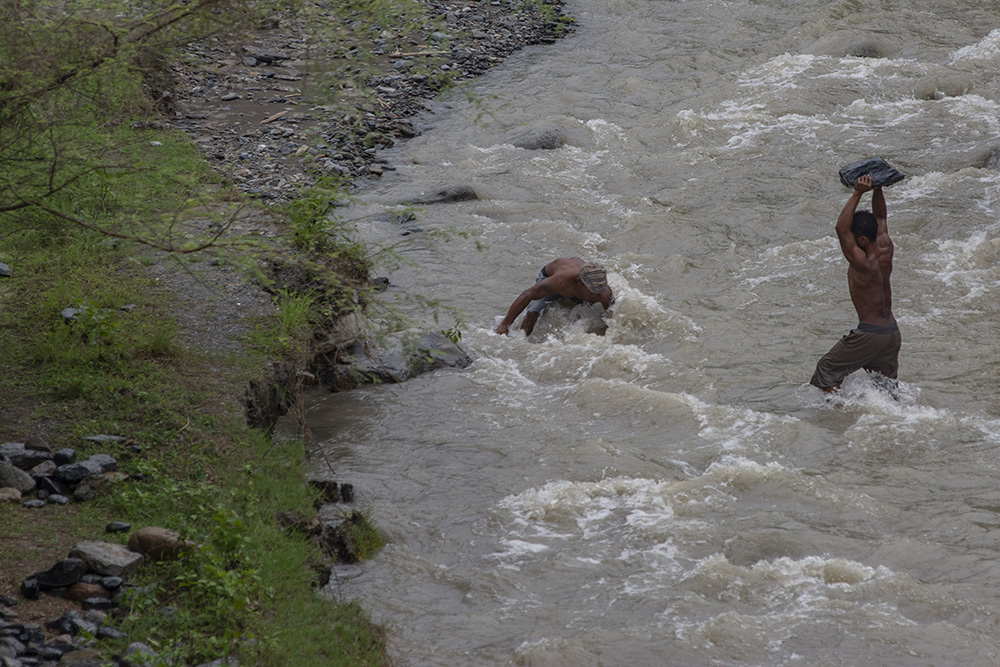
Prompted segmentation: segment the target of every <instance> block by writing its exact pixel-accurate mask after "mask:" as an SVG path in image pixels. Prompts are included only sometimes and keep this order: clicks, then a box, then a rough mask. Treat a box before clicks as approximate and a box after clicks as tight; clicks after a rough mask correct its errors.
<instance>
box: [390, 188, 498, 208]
mask: <svg viewBox="0 0 1000 667" xmlns="http://www.w3.org/2000/svg"><path fill="white" fill-rule="evenodd" d="M474 199H479V195H477V194H476V191H475V190H473V189H472V188H471V187H469V186H468V185H450V186H448V187H446V188H442V189H441V190H438V191H437V192H435V193H434V194H433V195H429V196H426V197H417V198H416V199H411V200H410V201H406V202H403V203H404V204H406V205H417V206H425V205H428V204H450V203H453V202H460V201H471V200H474Z"/></svg>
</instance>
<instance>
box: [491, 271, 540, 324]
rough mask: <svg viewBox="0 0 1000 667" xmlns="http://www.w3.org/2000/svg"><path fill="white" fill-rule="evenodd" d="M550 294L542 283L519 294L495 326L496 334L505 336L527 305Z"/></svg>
mask: <svg viewBox="0 0 1000 667" xmlns="http://www.w3.org/2000/svg"><path fill="white" fill-rule="evenodd" d="M550 294H552V290H551V289H548V287H547V286H546V285H545V284H544V281H543V282H540V283H537V284H535V285H532V286H531V287H529V288H528V289H526V290H524V291H523V292H521V293H520V294H519V295H518V296H517V298H516V299H514V303H512V304H510V308H509V309H508V310H507V315H506V316H505V317H504V318H503V321H502V322H500V324H498V325H497V328H496V329H495V331H496V333H498V334H506V333H507V332H508V331H510V325H511V324H513V323H514V320H516V319H517V316H518V315H520V314H521V312H522V311H523V310H524V309H525V308H527V307H528V304H529V303H531V302H532V301H534V300H535V299H544V298H545V297H547V296H548V295H550Z"/></svg>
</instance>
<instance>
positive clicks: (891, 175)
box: [840, 157, 906, 188]
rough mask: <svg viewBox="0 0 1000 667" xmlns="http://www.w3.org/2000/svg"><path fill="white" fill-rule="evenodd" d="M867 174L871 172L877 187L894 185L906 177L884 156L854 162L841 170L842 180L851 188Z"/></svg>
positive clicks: (873, 183)
mask: <svg viewBox="0 0 1000 667" xmlns="http://www.w3.org/2000/svg"><path fill="white" fill-rule="evenodd" d="M865 174H871V177H872V187H876V188H878V187H883V186H886V185H892V184H893V183H898V182H899V181H901V180H903V179H904V178H906V177H905V176H904V175H903V174H901V173H900V172H898V171H896V170H895V169H893V168H892V166H890V165H889V163H888V162H886V161H885V160H883V159H882V158H880V157H872V158H867V159H865V160H859V161H857V162H852V163H850V164H848V165H845V166H844V167H842V168H841V170H840V182H841V183H843V184H844V185H846V186H847V187H849V188H853V187H854V184H855V182H857V180H858V178H860V177H861V176H864V175H865Z"/></svg>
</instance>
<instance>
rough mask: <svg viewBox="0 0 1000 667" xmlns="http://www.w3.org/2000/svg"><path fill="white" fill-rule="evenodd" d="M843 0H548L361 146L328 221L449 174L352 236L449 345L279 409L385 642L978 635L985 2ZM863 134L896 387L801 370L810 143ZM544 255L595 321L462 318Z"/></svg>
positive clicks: (835, 300)
mask: <svg viewBox="0 0 1000 667" xmlns="http://www.w3.org/2000/svg"><path fill="white" fill-rule="evenodd" d="M862 4H863V3H828V2H819V0H806V1H805V2H798V3H785V2H779V1H778V0H762V1H760V2H749V1H747V0H732V1H726V2H722V1H717V0H689V1H687V2H664V1H663V0H627V1H626V0H621V1H616V2H597V1H596V0H572V2H570V4H569V6H568V9H569V11H570V12H571V13H572V14H574V15H575V16H576V17H577V18H578V19H579V21H580V24H579V27H578V29H577V31H576V33H575V34H574V35H573V36H571V37H569V38H568V39H565V40H563V41H561V42H559V43H558V44H555V45H552V46H547V47H539V48H532V49H528V50H526V51H525V52H524V53H521V54H519V55H517V56H515V57H514V58H512V59H510V60H509V61H508V62H506V63H505V64H504V65H503V66H501V67H499V68H497V69H496V70H494V71H493V72H491V73H490V74H489V75H487V76H485V77H483V78H482V79H480V80H478V81H477V82H475V83H473V84H472V85H471V87H470V89H469V92H470V93H472V96H473V99H472V101H470V100H469V99H468V98H466V97H465V96H462V95H456V96H455V97H453V98H450V99H449V100H448V108H444V107H442V108H441V109H440V110H439V111H438V112H437V113H436V114H433V115H430V116H428V117H426V118H424V119H422V121H421V122H420V123H418V125H420V124H421V123H423V127H422V129H423V133H422V134H421V135H420V136H419V137H416V138H414V139H412V140H410V141H408V142H406V143H405V144H401V145H400V146H398V147H396V148H395V149H393V150H392V151H387V152H385V154H384V157H385V158H386V159H387V160H389V161H390V162H392V163H393V164H394V165H395V166H396V171H387V172H386V175H385V176H384V177H383V179H382V180H381V181H379V182H374V183H372V184H369V185H368V186H366V187H364V188H362V190H361V191H360V193H359V194H360V199H361V201H360V202H359V203H358V204H357V205H356V206H355V207H354V209H352V210H350V211H349V212H348V214H347V215H346V217H350V218H358V219H364V218H365V216H369V215H371V214H377V213H380V212H382V211H383V210H384V209H385V208H390V207H392V206H394V205H395V204H396V203H397V202H399V201H402V200H405V199H407V198H409V197H412V196H413V195H414V194H415V193H428V192H435V191H437V190H438V189H440V188H441V187H442V186H447V185H454V184H466V185H469V186H471V187H472V188H474V189H475V190H476V192H477V193H478V194H479V196H480V199H479V200H477V201H471V202H462V203H457V204H446V205H436V206H427V207H423V208H420V209H418V210H417V211H416V212H415V213H416V216H417V220H418V223H419V226H420V227H422V228H423V229H425V230H426V232H425V233H420V234H412V235H410V236H406V237H403V236H397V234H398V233H399V231H400V230H398V229H395V228H393V227H392V226H391V225H382V226H377V225H374V226H369V227H365V228H364V229H363V230H362V233H363V236H364V237H365V238H366V240H368V241H369V242H371V243H374V244H383V245H391V244H398V245H397V246H396V249H397V250H398V251H400V252H402V253H403V254H404V255H405V256H406V257H407V258H408V259H412V260H414V262H415V265H409V264H404V265H403V266H401V267H398V268H388V267H387V268H385V269H384V271H385V272H386V273H385V275H388V276H389V277H390V278H391V281H392V284H393V285H394V288H393V289H390V290H389V292H388V293H387V294H388V295H389V298H392V297H394V296H398V298H399V304H400V307H401V308H403V309H404V310H405V311H406V312H407V313H408V314H410V315H411V316H412V317H413V318H414V319H415V320H416V321H417V322H418V324H419V325H420V326H424V327H426V328H431V329H438V328H442V327H447V326H449V325H450V321H439V322H435V321H434V320H433V318H432V313H431V312H430V311H429V310H428V309H427V308H425V307H422V306H420V305H419V304H417V302H416V301H415V300H413V299H412V298H410V297H408V296H407V294H408V291H409V292H416V293H420V294H423V295H425V296H427V297H430V298H433V299H440V300H442V301H443V302H445V303H448V304H450V305H452V306H455V307H458V308H460V309H462V311H463V315H464V319H463V324H462V331H463V338H462V345H463V346H464V347H465V348H466V349H467V350H468V351H469V353H470V354H471V355H472V356H473V358H474V363H473V364H472V366H470V367H469V368H467V369H464V370H461V371H457V370H456V371H439V372H436V373H433V374H429V375H425V376H421V377H419V378H417V379H415V380H412V381H409V382H407V383H404V384H401V385H392V386H379V387H369V388H365V389H361V390H358V391H354V392H349V393H345V394H338V395H331V394H322V393H317V394H315V395H314V396H313V404H312V405H311V407H310V410H309V415H310V426H311V427H312V429H313V431H314V432H315V433H316V434H317V435H318V436H319V437H320V438H321V440H322V442H323V447H324V449H325V451H326V456H325V458H324V457H321V456H320V455H319V454H318V453H317V455H316V471H317V475H327V474H328V472H327V468H326V464H325V460H326V459H330V460H333V461H334V467H335V476H336V478H337V479H338V480H339V481H348V482H352V483H353V484H354V485H355V490H356V497H357V504H358V505H360V506H362V507H364V508H366V509H368V510H370V511H371V513H372V515H373V516H374V517H375V519H376V520H377V521H378V522H379V524H380V526H381V528H382V530H383V532H384V534H385V536H386V538H387V540H388V546H387V547H386V548H385V550H384V551H383V552H382V553H381V554H380V555H379V556H378V557H377V558H375V559H374V560H372V561H371V562H368V563H365V564H363V565H362V566H360V567H355V568H351V569H345V570H341V571H338V575H339V577H338V584H337V586H336V588H335V590H331V593H337V594H340V595H343V596H346V597H348V598H357V599H359V600H360V602H361V604H362V605H363V606H364V607H365V608H366V609H368V610H369V611H370V613H371V615H372V617H373V618H374V619H375V620H376V621H378V622H381V623H384V624H385V625H386V627H387V628H388V632H389V645H390V652H391V656H392V659H393V661H394V663H395V664H399V665H420V666H423V665H442V666H445V665H447V666H449V667H451V666H455V665H469V666H479V665H533V666H537V665H546V666H547V665H566V666H570V665H571V666H574V667H576V666H588V665H595V666H596V665H630V666H647V665H649V666H659V665H809V666H814V665H850V666H856V665H934V666H941V665H992V664H997V663H998V662H1000V639H998V637H1000V627H998V623H997V620H996V619H997V616H996V614H995V602H996V599H997V598H998V597H1000V557H998V556H997V554H998V553H1000V537H998V536H1000V490H998V488H1000V487H998V480H1000V464H998V461H1000V409H998V401H997V381H996V378H997V375H998V371H1000V364H998V362H997V346H996V343H995V341H996V330H997V326H998V323H1000V322H998V320H1000V306H998V303H1000V300H998V299H997V291H998V287H1000V273H998V269H997V268H996V267H997V265H998V264H1000V237H998V233H1000V208H998V192H1000V158H997V157H996V155H997V154H998V151H1000V120H998V119H1000V113H998V111H1000V76H998V72H1000V48H998V45H1000V38H998V34H1000V15H998V14H997V13H996V7H995V6H993V3H980V2H973V1H972V0H946V1H945V2H934V3H931V2H929V1H927V0H916V1H915V2H911V3H908V4H907V5H906V7H898V8H894V11H891V12H889V11H884V10H882V9H880V8H875V7H867V6H862ZM484 110H486V111H488V113H486V114H483V113H482V112H483V111H484ZM483 118H488V122H482V119H483ZM527 127H551V128H554V129H558V130H559V131H561V132H562V133H563V134H564V135H565V136H566V137H567V139H568V145H567V146H565V147H563V148H560V149H556V150H551V151H525V150H523V149H519V148H516V147H515V146H514V139H515V138H516V137H517V136H518V134H519V133H520V132H522V131H523V130H524V129H525V128H527ZM872 155H881V156H883V157H885V158H887V159H889V160H890V161H891V162H893V164H894V165H896V166H897V167H898V168H900V170H902V171H903V172H904V173H906V174H907V176H908V177H907V179H906V180H905V181H903V182H902V183H899V184H897V185H894V186H892V187H891V188H888V189H887V190H886V199H887V202H888V208H889V228H890V232H891V234H892V235H893V239H894V241H895V244H896V259H895V268H894V271H893V289H894V311H895V314H896V317H897V319H898V320H899V323H900V327H901V330H902V335H903V349H902V353H901V356H900V361H901V370H900V379H901V383H900V388H899V392H898V396H897V397H896V398H893V397H890V396H888V395H887V394H886V393H885V392H883V391H881V390H880V389H879V388H878V386H877V384H876V383H875V382H873V380H872V379H871V378H869V377H867V376H866V375H865V374H863V373H862V374H856V375H855V376H852V377H850V378H849V379H848V381H847V382H845V384H844V388H843V392H842V393H841V394H840V395H839V396H836V397H827V396H824V395H822V394H821V393H820V392H819V391H818V390H816V389H814V388H812V387H810V386H808V384H807V382H808V379H809V377H810V375H811V373H812V371H813V367H814V365H815V362H816V360H817V359H818V358H819V357H820V356H821V355H822V354H823V353H825V352H826V351H827V350H828V349H829V348H830V346H831V345H833V343H834V342H835V341H836V340H837V339H838V338H839V337H840V336H842V335H844V334H846V333H847V332H848V331H849V330H850V329H851V328H852V327H853V326H854V325H855V324H856V316H855V314H854V312H853V309H852V307H851V304H850V300H849V297H848V294H847V285H846V268H847V267H846V262H845V261H844V260H843V257H842V255H841V252H840V249H839V246H838V244H837V241H836V239H835V237H834V235H833V225H834V222H835V220H836V217H837V214H838V213H839V211H840V209H841V208H842V206H843V205H844V202H845V201H846V199H847V196H848V194H849V191H848V190H847V189H846V188H844V187H843V186H842V185H841V184H840V183H839V180H838V178H837V170H838V169H839V168H840V167H841V166H842V165H844V164H846V163H848V162H851V161H854V160H858V159H861V158H864V157H869V156H872ZM868 201H869V200H868V199H867V198H866V200H865V203H864V206H868V205H869V203H868ZM434 231H444V232H448V234H446V235H435V234H432V233H428V232H434ZM557 256H581V257H587V258H594V259H598V260H600V261H602V262H604V263H605V264H606V265H607V267H608V269H609V276H610V282H611V285H612V287H613V289H614V291H615V294H616V296H617V302H616V303H615V305H614V307H613V308H612V310H611V314H610V317H602V313H601V312H600V309H599V308H597V307H590V306H576V307H569V306H563V307H557V308H554V309H552V310H550V311H549V312H547V313H546V314H545V315H544V316H543V317H542V319H541V321H540V323H539V325H538V327H537V328H536V330H535V332H534V333H533V335H532V336H531V337H530V338H528V339H525V338H524V337H523V335H521V334H520V332H518V331H515V332H513V333H512V335H511V336H510V337H500V336H497V335H496V334H494V333H492V330H493V328H494V326H495V325H496V323H497V321H498V319H499V318H500V317H502V316H503V314H504V313H505V312H506V310H507V308H508V307H509V305H510V303H511V301H513V299H514V298H515V297H516V296H517V294H518V293H519V292H520V291H521V290H523V289H524V288H526V287H528V286H529V285H530V284H532V282H533V281H534V279H535V276H536V275H537V273H538V269H539V268H540V267H541V266H542V265H544V264H545V263H547V262H548V261H550V260H551V259H552V258H554V257H557ZM445 319H447V318H445Z"/></svg>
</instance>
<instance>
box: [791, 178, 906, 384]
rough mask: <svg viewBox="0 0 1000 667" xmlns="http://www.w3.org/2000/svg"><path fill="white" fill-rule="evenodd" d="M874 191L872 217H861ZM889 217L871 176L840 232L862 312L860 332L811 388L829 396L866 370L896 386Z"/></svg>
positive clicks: (830, 358)
mask: <svg viewBox="0 0 1000 667" xmlns="http://www.w3.org/2000/svg"><path fill="white" fill-rule="evenodd" d="M868 191H872V211H871V212H868V211H857V208H858V204H860V203H861V196H862V195H863V194H864V193H866V192H868ZM887 215H888V212H887V210H886V206H885V195H884V194H883V193H882V188H880V187H878V188H872V179H871V176H869V175H867V174H866V175H864V176H861V177H860V178H858V180H857V182H856V183H855V184H854V192H853V193H852V194H851V197H850V198H849V199H848V200H847V204H845V205H844V210H842V211H841V212H840V217H839V218H837V227H836V229H837V238H838V239H840V249H841V250H843V251H844V257H846V258H847V263H848V265H849V266H848V269H847V287H848V289H849V290H850V293H851V301H852V302H853V303H854V309H855V310H856V311H858V326H857V328H856V329H854V330H852V331H851V332H850V333H849V334H848V335H846V336H844V337H843V338H842V339H841V340H840V341H839V342H838V343H837V344H836V345H834V346H833V348H832V349H831V350H830V351H829V352H827V353H826V354H825V355H824V356H823V358H822V359H820V360H819V363H818V364H816V372H815V373H813V376H812V379H811V380H809V382H810V384H813V385H815V386H817V387H819V388H820V389H822V390H824V391H828V392H830V391H836V390H837V389H839V388H840V384H841V382H843V381H844V378H846V377H847V376H848V375H850V374H851V373H853V372H854V371H856V370H858V369H860V368H863V369H865V370H866V371H868V372H876V373H880V374H881V375H883V376H885V377H886V378H889V379H890V380H891V381H892V382H891V384H892V385H893V386H894V385H895V380H896V378H897V374H898V371H899V347H900V344H901V342H902V338H901V337H900V334H899V327H898V326H897V325H896V318H894V317H893V316H892V288H891V287H890V286H889V277H890V275H891V274H892V255H893V252H894V247H893V245H892V240H891V239H890V238H889V228H888V226H887V224H886V217H887Z"/></svg>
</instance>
